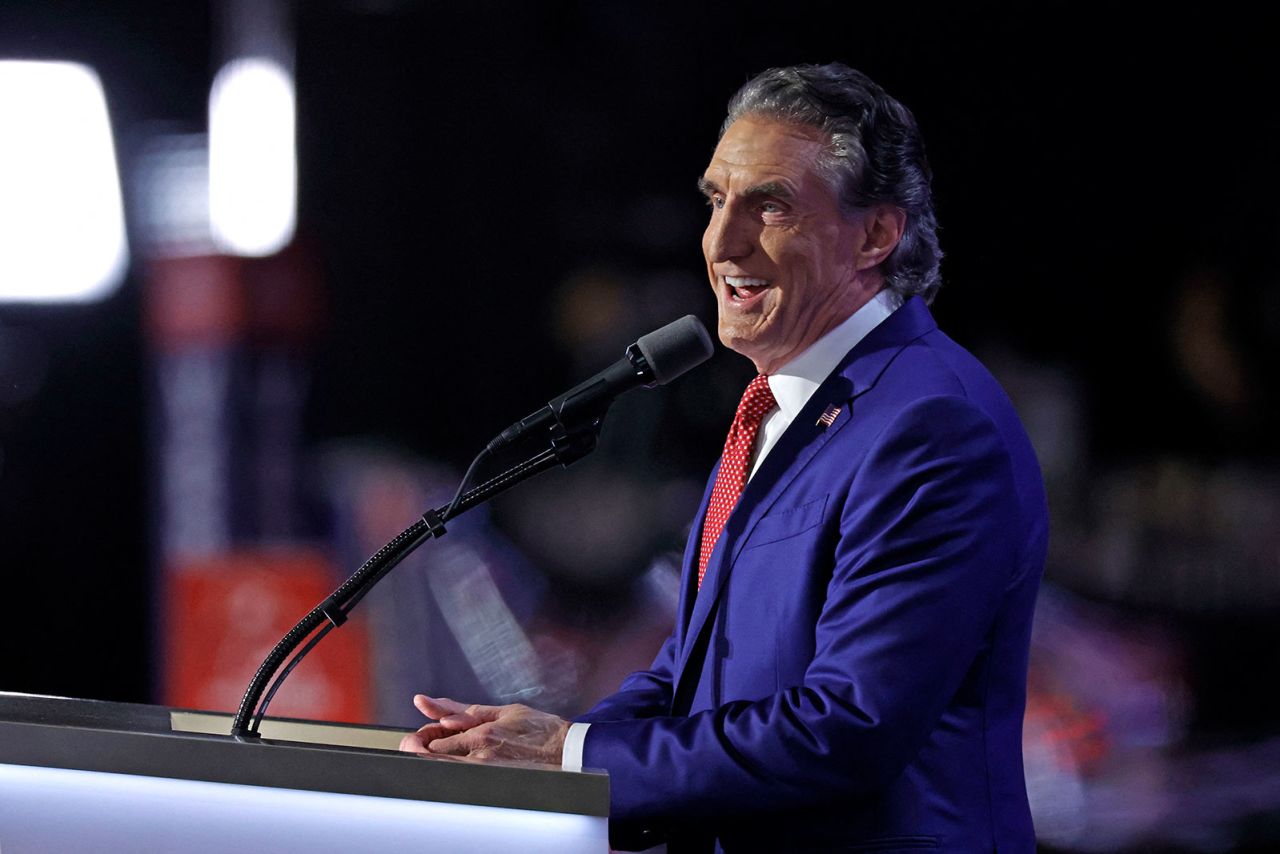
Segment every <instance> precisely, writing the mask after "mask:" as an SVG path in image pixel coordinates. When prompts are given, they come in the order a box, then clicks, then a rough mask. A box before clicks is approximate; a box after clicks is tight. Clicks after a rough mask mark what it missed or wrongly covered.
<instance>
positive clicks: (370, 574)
mask: <svg viewBox="0 0 1280 854" xmlns="http://www.w3.org/2000/svg"><path fill="white" fill-rule="evenodd" d="M710 356H711V341H710V339H709V337H708V336H707V332H706V329H704V328H703V327H702V324H701V323H699V322H698V321H697V320H696V319H695V318H694V317H692V316H687V317H684V318H681V319H680V320H677V321H675V322H673V323H669V324H667V325H666V326H664V327H662V328H661V329H658V330H655V331H654V332H651V333H649V334H648V335H644V336H641V338H640V339H639V340H638V341H636V343H635V344H632V345H631V346H630V347H628V348H627V354H626V356H625V357H624V358H623V359H620V360H618V361H617V362H616V363H614V364H613V365H611V366H610V367H608V368H606V369H605V370H604V371H601V372H600V373H599V374H597V375H596V376H594V377H592V378H591V379H590V380H587V381H586V382H585V383H582V384H580V385H578V386H576V387H574V388H573V389H571V390H570V391H568V392H567V393H565V394H563V395H561V396H560V397H557V398H556V399H555V400H553V401H551V402H550V403H549V404H547V406H545V407H543V409H541V410H539V411H538V412H535V413H534V414H533V415H531V416H529V417H528V418H525V419H523V420H521V421H518V422H516V423H515V424H513V425H511V427H509V428H507V429H506V430H504V431H503V432H502V433H501V434H500V435H499V436H498V437H497V438H495V439H494V440H493V441H492V442H490V443H489V445H488V446H486V447H485V449H484V450H482V451H481V452H480V454H479V455H477V457H476V458H475V460H473V461H472V463H471V465H470V466H469V467H468V468H467V472H466V474H465V475H464V476H463V478H462V481H461V482H460V483H459V484H458V490H457V492H456V493H455V494H454V497H453V500H452V501H450V502H449V504H447V505H445V506H443V507H440V508H439V509H436V510H428V511H427V512H426V513H424V514H422V517H421V518H419V519H418V520H417V521H416V522H414V523H413V524H412V525H410V526H409V527H408V528H405V529H404V530H403V531H401V532H400V533H399V534H398V535H397V536H396V537H395V538H394V539H392V540H391V541H390V542H389V543H387V544H386V545H385V546H383V547H382V548H381V549H379V550H378V551H377V552H376V553H375V554H374V555H373V556H372V557H370V558H369V559H368V560H366V561H365V562H364V564H363V565H362V566H361V567H360V568H359V569H357V570H356V571H355V572H354V573H352V574H351V576H350V577H349V578H348V579H347V580H346V581H344V582H342V584H341V585H340V586H339V587H338V589H337V590H335V591H333V593H331V594H330V595H329V597H328V598H326V599H325V600H324V601H323V602H321V603H320V604H319V605H317V606H315V607H314V608H312V609H311V610H310V611H309V612H308V613H307V615H306V616H304V617H303V618H302V619H301V620H299V621H298V623H297V625H295V626H294V627H293V628H292V629H290V630H289V631H288V633H286V634H285V636H284V637H282V638H281V639H280V640H279V641H278V642H277V643H276V645H275V646H274V647H273V648H272V650H271V652H270V653H268V655H267V657H266V659H264V660H263V662H262V664H260V665H259V666H258V669H257V671H256V672H255V673H254V675H253V679H252V680H251V681H250V682H249V687H248V688H247V689H246V690H245V692H244V697H243V698H242V699H241V700H240V707H239V709H238V711H237V712H236V716H235V720H234V721H233V722H232V725H231V734H232V735H233V736H236V737H239V738H257V737H258V728H259V726H260V725H261V723H262V719H263V717H264V716H265V715H266V712H267V706H268V705H269V704H270V703H271V699H272V698H273V697H274V696H275V694H276V691H278V690H279V688H280V686H281V685H282V684H283V683H284V680H285V679H286V678H287V677H288V676H289V674H290V673H291V672H292V671H293V669H294V668H295V667H297V666H298V664H299V663H300V662H301V661H302V659H303V658H305V657H306V655H307V653H308V652H310V651H311V650H312V649H314V648H315V646H316V644H318V643H319V642H320V641H321V640H322V639H323V638H324V637H325V635H327V634H328V633H329V632H330V631H331V630H333V629H335V628H337V627H339V626H341V625H342V624H343V623H345V622H346V621H347V615H348V614H349V613H351V611H352V609H354V608H355V606H356V605H357V604H358V603H359V602H360V600H361V599H363V598H364V596H365V594H366V593H368V592H369V591H370V590H371V589H372V588H373V586H374V585H375V584H377V583H378V582H379V581H381V580H382V579H383V578H384V577H385V576H386V575H387V573H389V572H390V571H391V570H392V569H394V568H395V567H396V565H397V564H399V563H400V562H401V561H402V560H404V559H405V558H406V557H408V556H409V555H410V554H411V553H412V552H413V551H414V549H416V548H418V546H420V545H422V544H423V543H424V542H426V541H427V540H428V539H431V538H433V537H441V536H444V534H445V527H444V523H445V522H447V521H449V520H450V519H453V518H455V517H456V516H458V515H459V514H461V513H463V512H465V511H467V510H469V509H471V508H472V507H475V506H477V505H479V504H483V503H484V502H485V501H488V500H489V499H490V498H493V497H494V496H495V495H498V494H499V493H502V492H505V491H506V490H508V489H510V488H511V487H513V486H515V485H516V484H518V483H521V482H523V481H525V480H528V479H529V478H531V477H533V476H535V475H537V474H540V473H541V472H544V471H546V470H547V469H550V468H553V467H554V466H557V465H560V466H568V465H569V464H571V463H573V462H575V461H577V460H579V459H582V458H583V457H585V456H586V455H587V454H589V453H591V452H592V451H593V450H595V446H596V440H597V438H599V435H600V426H601V424H602V422H603V420H604V416H605V413H606V411H607V410H608V408H609V405H610V404H611V403H612V402H613V400H614V398H616V397H617V396H618V395H619V394H621V393H622V392H624V391H626V390H627V389H630V388H635V387H636V386H638V385H655V384H665V383H667V382H669V381H670V380H673V379H675V378H676V377H678V376H680V375H681V374H683V373H684V372H685V371H687V370H689V369H690V368H693V367H695V366H696V365H698V364H701V363H702V362H704V361H706V360H707V359H708V358H710ZM542 431H545V433H543V436H544V438H545V439H546V440H547V444H546V447H544V448H543V449H542V450H540V451H539V452H538V453H536V454H534V455H533V456H531V457H529V458H528V459H526V460H524V461H523V462H521V463H518V464H516V465H514V466H512V467H510V468H508V469H507V470H505V471H503V472H502V473H501V474H499V475H497V476H495V477H492V478H490V479H488V480H486V481H484V482H483V483H481V484H480V485H478V486H476V487H475V488H473V489H467V484H468V482H469V481H470V479H471V475H472V473H473V472H474V471H475V470H476V468H477V466H478V464H479V463H480V461H481V460H482V459H483V458H484V457H486V456H487V455H489V454H490V453H491V452H493V451H494V450H495V449H497V448H501V447H504V446H506V445H509V444H512V443H514V442H516V441H518V440H519V439H521V438H524V437H526V436H529V435H532V434H537V433H541V432H542ZM308 637H310V640H309V641H308V640H307V638H308ZM303 641H307V643H306V645H305V646H303V647H302V649H301V650H299V651H298V652H297V654H296V655H293V658H292V659H290V660H289V662H288V664H287V665H285V667H284V669H282V670H280V666H281V665H282V664H285V659H288V658H289V656H290V655H292V654H293V653H294V650H297V649H298V647H299V646H301V645H302V643H303ZM277 670H280V673H279V675H277V676H276V677H275V680H274V681H273V682H272V683H271V687H270V690H268V689H267V682H268V680H269V679H271V677H272V675H273V674H275V673H276V671H277ZM264 691H265V692H266V696H265V698H264V697H263V693H264Z"/></svg>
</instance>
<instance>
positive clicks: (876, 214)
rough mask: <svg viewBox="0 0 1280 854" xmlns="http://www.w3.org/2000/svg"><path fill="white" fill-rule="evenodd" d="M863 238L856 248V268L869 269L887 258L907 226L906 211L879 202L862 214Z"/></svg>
mask: <svg viewBox="0 0 1280 854" xmlns="http://www.w3.org/2000/svg"><path fill="white" fill-rule="evenodd" d="M862 226H863V229H864V230H865V239H864V240H863V242H862V247H861V248H860V249H859V250H858V260H857V269H859V270H869V269H871V268H872V267H875V266H876V265H877V264H880V263H882V262H883V261H884V259H886V258H888V257H889V255H890V253H892V252H893V250H894V249H895V248H896V247H897V245H898V241H899V240H901V239H902V232H903V229H905V228H906V227H907V212H906V211H904V210H903V209H902V208H900V207H898V206H897V205H890V204H879V205H876V206H874V207H872V208H871V209H870V210H868V211H867V212H866V213H865V214H864V215H863V220H862Z"/></svg>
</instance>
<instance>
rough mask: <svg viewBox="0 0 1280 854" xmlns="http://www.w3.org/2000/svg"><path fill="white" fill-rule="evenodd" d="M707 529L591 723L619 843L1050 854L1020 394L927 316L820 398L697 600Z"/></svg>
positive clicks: (874, 344)
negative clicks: (1032, 704)
mask: <svg viewBox="0 0 1280 854" xmlns="http://www.w3.org/2000/svg"><path fill="white" fill-rule="evenodd" d="M832 404H834V405H836V406H839V407H840V414H839V416H838V417H837V418H836V420H835V422H834V423H833V424H831V426H830V427H824V426H823V425H821V424H819V423H817V422H818V417H819V415H820V414H821V413H823V411H824V410H826V409H827V407H828V406H829V405H832ZM714 478H715V473H714V472H713V473H712V478H711V482H714ZM707 493H708V495H709V493H710V485H708V488H707ZM706 503H707V496H706V495H704V497H703V505H702V511H701V512H700V513H699V519H701V514H702V513H703V512H705V510H706ZM700 527H701V526H700V524H697V525H695V526H694V529H693V530H694V533H693V534H692V535H691V537H690V539H689V543H688V546H687V548H686V549H685V556H684V575H683V592H682V595H681V600H680V611H679V614H678V617H677V620H676V627H675V630H674V632H673V633H672V635H671V637H670V638H669V639H668V640H667V642H666V643H665V644H664V645H663V647H662V649H661V651H660V652H659V653H658V656H657V658H656V659H655V661H654V663H653V666H652V668H651V669H650V670H647V671H642V672H639V673H634V674H632V675H631V676H630V677H628V678H627V680H626V681H625V682H624V683H623V685H622V687H621V688H620V689H619V691H618V693H616V694H614V695H612V696H610V697H608V698H606V699H605V700H603V701H602V702H601V703H600V704H599V705H597V706H596V707H595V708H594V709H592V710H591V711H590V712H589V713H587V714H586V715H584V716H582V717H581V718H579V720H582V721H589V722H591V723H592V727H591V729H590V730H589V731H588V733H587V736H586V741H585V744H584V753H583V758H584V764H585V765H586V766H587V767H594V768H603V769H606V770H607V771H608V772H609V774H610V778H611V786H612V794H611V799H612V809H611V812H612V818H611V841H612V843H613V845H614V847H622V848H626V847H633V848H642V847H647V846H650V845H653V844H656V843H657V842H659V841H661V839H663V838H669V839H671V840H672V849H673V850H676V848H677V847H678V844H679V842H680V841H682V840H683V841H684V842H685V843H686V844H688V845H689V846H690V847H700V846H702V845H705V848H706V849H708V850H709V849H710V848H711V842H710V840H712V839H714V840H716V843H717V844H716V847H717V848H718V849H723V850H726V851H736V850H761V851H791V850H827V851H845V850H850V851H852V850H856V851H867V850H875V851H895V850H912V851H918V850H920V849H929V848H937V849H940V850H946V851H986V852H990V851H993V850H996V851H1001V852H1004V851H1031V850H1033V848H1034V835H1033V831H1032V827H1031V817H1030V812H1029V810H1028V807H1027V797H1026V789H1025V784H1024V781H1023V772H1022V744H1021V733H1022V715H1023V708H1024V705H1025V694H1026V673H1027V650H1028V643H1029V634H1030V629H1031V617H1032V610H1033V606H1034V601H1035V596H1036V590H1037V588H1038V586H1039V581H1040V575H1041V571H1042V568H1043V564H1044V557H1045V548H1046V542H1047V533H1048V522H1047V509H1046V505H1045V496H1044V487H1043V483H1042V480H1041V476H1040V469H1039V465H1038V464H1037V462H1036V458H1035V454H1034V452H1033V451H1032V448H1031V444H1030V442H1029V441H1028V440H1027V436H1026V434H1025V432H1024V431H1023V429H1022V425H1021V424H1020V423H1019V421H1018V418H1017V416H1016V414H1015V413H1014V411H1013V407H1012V406H1011V405H1010V403H1009V400H1008V398H1007V397H1006V396H1005V395H1004V392H1003V391H1002V390H1001V389H1000V387H999V385H998V384H997V383H996V381H995V380H994V379H993V378H992V377H991V375H990V374H989V373H988V372H987V370H986V369H985V368H983V367H982V365H981V364H979V363H978V361H977V360H976V359H974V358H973V357H972V356H971V355H970V354H969V353H968V352H966V351H965V350H964V349H962V348H961V347H960V346H958V345H957V344H956V343H955V342H953V341H952V340H951V339H950V338H948V337H947V336H946V335H944V334H943V333H941V332H940V331H938V329H937V326H936V324H935V323H934V322H933V318H932V316H931V315H930V314H929V310H928V309H927V308H926V307H925V305H924V303H923V302H921V301H920V300H919V299H913V300H910V301H908V302H907V303H906V304H905V305H904V306H903V307H902V308H900V309H899V310H898V311H896V312H894V313H893V314H892V315H891V316H890V317H889V318H887V319H886V320H885V321H884V322H883V323H881V324H880V325H879V326H878V327H876V329H874V330H873V331H872V332H871V333H870V334H869V335H868V336H867V337H866V338H865V339H864V340H863V341H862V342H860V343H859V344H858V346H857V347H855V348H854V349H853V350H852V351H851V352H850V353H849V354H848V355H847V356H846V357H845V359H844V360H843V362H842V363H841V364H840V366H839V367H838V368H837V369H836V370H835V372H834V373H832V375H831V376H830V377H828V378H827V380H826V381H825V382H824V383H823V384H822V385H821V386H820V387H819V388H818V390H817V391H816V392H815V393H814V395H813V397H812V398H811V399H810V400H809V402H808V404H807V405H806V407H805V408H804V410H802V411H801V413H800V415H799V416H798V417H797V418H796V419H795V421H793V422H792V424H791V426H790V427H789V428H788V429H787V431H786V432H785V433H784V434H783V436H782V437H781V439H780V440H779V441H778V443H777V445H776V446H775V447H774V448H773V450H772V451H771V452H770V453H769V456H768V457H766V458H765V461H764V463H763V464H762V465H761V467H760V469H759V470H758V471H757V472H756V474H755V476H754V477H752V479H751V481H750V482H749V483H748V484H747V487H746V489H745V490H744V492H743V494H742V498H741V500H740V502H739V504H738V506H737V508H735V510H734V512H733V515H732V516H731V517H730V519H729V521H728V523H727V525H726V526H725V530H724V533H723V534H722V536H721V538H720V540H719V542H718V543H717V544H716V547H715V551H714V552H713V553H712V556H711V560H710V563H709V566H708V569H707V575H706V579H705V581H704V583H703V587H702V590H701V591H697V590H696V589H695V584H696V578H697V571H696V561H697V554H698V531H699V528H700ZM694 841H700V842H699V846H693V842H694Z"/></svg>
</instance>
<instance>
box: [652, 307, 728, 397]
mask: <svg viewBox="0 0 1280 854" xmlns="http://www.w3.org/2000/svg"><path fill="white" fill-rule="evenodd" d="M636 347H637V349H639V350H640V355H642V356H644V360H645V361H646V362H648V363H649V369H650V370H651V371H653V381H654V382H656V383H657V384H658V385H666V384H667V383H669V382H671V381H672V380H673V379H675V378H676V377H678V376H680V375H681V374H683V373H684V372H685V371H687V370H689V369H690V368H696V367H697V366H698V365H701V364H702V363H703V362H705V361H706V360H707V359H710V358H711V352H712V346H711V336H709V335H707V329H706V327H705V326H703V325H702V321H700V320H698V318H696V317H694V316H693V315H692V314H686V315H685V316H684V317H682V318H680V319H679V320H673V321H671V322H670V323H668V324H667V325H666V326H664V327H662V328H661V329H655V330H653V331H652V332H650V333H649V334H648V335H641V336H640V337H639V338H638V339H637V340H636Z"/></svg>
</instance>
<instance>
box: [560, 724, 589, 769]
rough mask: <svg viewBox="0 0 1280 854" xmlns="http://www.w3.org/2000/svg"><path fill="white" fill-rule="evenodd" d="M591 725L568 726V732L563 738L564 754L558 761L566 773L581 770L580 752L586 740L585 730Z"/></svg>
mask: <svg viewBox="0 0 1280 854" xmlns="http://www.w3.org/2000/svg"><path fill="white" fill-rule="evenodd" d="M590 728H591V724H569V731H568V732H567V733H565V736H564V754H563V755H562V757H561V759H560V767H561V768H563V769H564V770H566V771H581V770H582V750H583V747H584V746H585V745H584V742H585V741H586V739H587V730H588V729H590Z"/></svg>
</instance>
